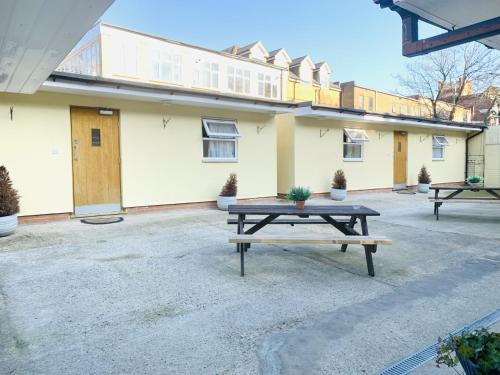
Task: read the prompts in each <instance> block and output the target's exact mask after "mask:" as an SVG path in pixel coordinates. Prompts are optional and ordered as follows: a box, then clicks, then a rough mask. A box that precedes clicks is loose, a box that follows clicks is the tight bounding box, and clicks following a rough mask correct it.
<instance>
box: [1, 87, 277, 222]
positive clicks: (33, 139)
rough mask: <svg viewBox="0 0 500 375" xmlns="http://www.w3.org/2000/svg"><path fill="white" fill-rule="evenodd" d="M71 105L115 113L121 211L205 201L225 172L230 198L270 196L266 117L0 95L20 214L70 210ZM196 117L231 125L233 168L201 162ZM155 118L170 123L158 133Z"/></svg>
mask: <svg viewBox="0 0 500 375" xmlns="http://www.w3.org/2000/svg"><path fill="white" fill-rule="evenodd" d="M71 105H73V106H88V107H107V108H113V109H118V110H120V133H121V134H120V147H121V163H122V164H121V174H122V200H123V206H124V207H133V206H148V205H159V204H170V203H184V202H200V201H213V200H215V199H216V197H217V195H218V194H219V192H220V189H221V187H222V185H223V184H224V182H225V181H226V179H227V177H228V174H229V173H231V172H235V173H237V174H238V179H239V189H238V198H254V197H266V196H275V195H276V191H277V166H276V165H277V153H276V127H275V123H274V117H273V116H271V115H268V114H253V113H242V112H236V111H225V110H213V109H203V108H193V107H189V108H188V107H180V106H175V105H172V106H162V105H161V104H154V103H142V102H133V101H124V100H113V99H107V98H98V97H87V96H76V95H61V94H51V93H38V94H35V95H16V94H0V113H1V114H2V115H1V117H0V164H5V166H6V167H7V168H8V169H9V171H10V172H11V176H12V179H13V182H14V186H15V188H16V189H18V190H19V193H20V195H21V213H20V214H21V215H35V214H49V213H61V212H72V211H73V193H72V190H73V188H72V160H71V125H70V106H71ZM10 106H13V108H14V113H13V121H10V115H9V107H10ZM202 116H210V117H219V118H230V119H236V120H237V121H238V125H239V128H240V133H241V135H242V137H241V138H240V139H239V141H238V162H233V163H208V162H203V161H202V128H201V126H202V125H201V117H202ZM163 118H169V119H170V121H169V122H168V125H167V126H166V128H165V129H164V127H163ZM257 126H259V127H261V128H262V130H261V131H260V133H257Z"/></svg>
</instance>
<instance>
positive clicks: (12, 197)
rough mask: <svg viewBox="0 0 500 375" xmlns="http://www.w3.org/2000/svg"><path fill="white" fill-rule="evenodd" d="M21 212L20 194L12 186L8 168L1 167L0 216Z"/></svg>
mask: <svg viewBox="0 0 500 375" xmlns="http://www.w3.org/2000/svg"><path fill="white" fill-rule="evenodd" d="M18 212H19V194H18V193H17V190H16V189H14V187H13V186H12V181H11V179H10V176H9V172H8V171H7V168H5V167H4V166H3V165H1V166H0V216H10V215H14V214H17V213H18Z"/></svg>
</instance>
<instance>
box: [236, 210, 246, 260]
mask: <svg viewBox="0 0 500 375" xmlns="http://www.w3.org/2000/svg"><path fill="white" fill-rule="evenodd" d="M244 221H245V215H244V214H238V226H237V229H236V233H237V234H242V233H244V231H245V230H244V226H245V224H244ZM243 248H244V246H242V244H239V243H238V244H236V252H237V253H239V252H240V250H241V249H243Z"/></svg>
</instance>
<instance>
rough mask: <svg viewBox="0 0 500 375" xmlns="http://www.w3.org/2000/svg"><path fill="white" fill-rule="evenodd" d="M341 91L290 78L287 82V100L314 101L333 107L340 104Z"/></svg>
mask: <svg viewBox="0 0 500 375" xmlns="http://www.w3.org/2000/svg"><path fill="white" fill-rule="evenodd" d="M340 97H341V93H340V91H337V90H330V89H325V88H322V87H318V86H314V85H312V84H303V83H301V82H296V81H292V80H288V81H287V82H286V100H288V101H293V102H312V103H313V104H318V105H319V104H321V105H326V106H332V107H339V106H340Z"/></svg>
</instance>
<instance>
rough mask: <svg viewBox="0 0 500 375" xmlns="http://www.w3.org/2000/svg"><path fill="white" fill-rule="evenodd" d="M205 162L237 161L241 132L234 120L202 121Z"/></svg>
mask: <svg viewBox="0 0 500 375" xmlns="http://www.w3.org/2000/svg"><path fill="white" fill-rule="evenodd" d="M202 135H203V160H207V161H236V160H237V159H238V141H237V139H238V138H239V137H240V131H239V129H238V124H237V123H236V121H234V120H218V119H207V118H204V119H202Z"/></svg>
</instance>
